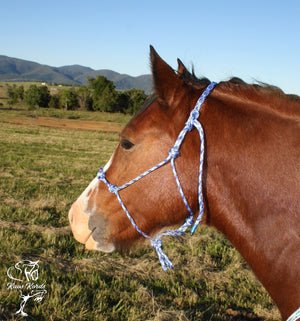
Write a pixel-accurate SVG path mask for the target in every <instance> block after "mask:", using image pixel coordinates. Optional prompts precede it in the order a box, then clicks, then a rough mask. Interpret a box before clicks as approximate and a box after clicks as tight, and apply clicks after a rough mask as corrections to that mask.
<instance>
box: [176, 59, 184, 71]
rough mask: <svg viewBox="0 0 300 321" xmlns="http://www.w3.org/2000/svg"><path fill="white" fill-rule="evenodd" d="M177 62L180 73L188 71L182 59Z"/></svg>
mask: <svg viewBox="0 0 300 321" xmlns="http://www.w3.org/2000/svg"><path fill="white" fill-rule="evenodd" d="M177 63H178V69H177V73H178V75H183V74H184V73H185V72H186V68H185V65H184V64H183V63H182V61H181V60H180V59H177Z"/></svg>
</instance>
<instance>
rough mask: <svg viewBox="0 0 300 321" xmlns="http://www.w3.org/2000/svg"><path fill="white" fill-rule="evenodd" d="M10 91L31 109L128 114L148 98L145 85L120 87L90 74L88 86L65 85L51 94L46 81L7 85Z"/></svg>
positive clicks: (11, 96) (15, 100)
mask: <svg viewBox="0 0 300 321" xmlns="http://www.w3.org/2000/svg"><path fill="white" fill-rule="evenodd" d="M7 95H8V97H9V100H8V104H9V105H15V104H16V103H18V102H19V101H22V102H24V103H25V104H26V106H27V107H28V109H36V108H38V107H41V108H48V107H50V108H59V109H63V108H64V109H67V110H76V109H85V110H90V111H106V112H112V113H114V112H120V113H125V114H134V113H135V112H136V111H137V110H138V109H139V108H140V107H141V106H142V105H143V103H144V101H145V100H146V99H147V95H146V94H145V92H144V91H143V90H141V89H130V90H127V91H117V90H116V89H115V86H114V84H113V82H112V81H109V80H108V79H107V78H106V77H103V76H97V78H91V77H88V85H87V86H80V87H72V88H68V89H62V90H59V91H57V93H53V94H50V91H49V89H48V87H47V86H45V85H41V86H37V85H30V86H29V88H28V89H27V90H25V89H24V86H23V85H20V86H17V85H15V84H13V85H7Z"/></svg>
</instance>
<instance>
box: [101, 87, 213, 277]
mask: <svg viewBox="0 0 300 321" xmlns="http://www.w3.org/2000/svg"><path fill="white" fill-rule="evenodd" d="M216 85H217V83H215V82H212V83H210V84H209V85H208V87H207V88H206V89H205V91H204V92H203V93H202V95H201V97H200V98H199V99H198V101H197V103H196V105H195V107H194V109H193V110H192V111H191V113H190V116H189V118H188V120H187V122H186V123H185V126H184V128H183V129H182V131H181V132H180V133H179V135H178V137H177V139H176V142H175V144H174V146H173V147H172V148H171V149H170V151H169V154H168V157H167V158H166V159H165V160H163V161H162V162H160V163H159V164H157V165H155V166H154V167H152V168H150V169H149V170H148V171H146V172H144V173H143V174H141V175H139V176H137V177H136V178H134V179H133V180H131V181H130V182H128V183H126V184H124V185H122V186H119V187H118V186H116V185H114V184H111V183H110V182H109V181H108V180H107V179H106V176H105V172H104V171H103V167H101V168H100V170H99V172H98V175H97V178H98V179H99V180H100V181H102V182H103V183H105V185H106V186H107V187H108V190H109V192H110V193H113V194H115V195H116V197H117V199H118V201H119V203H120V205H121V207H122V208H123V210H124V212H125V214H126V215H127V217H128V219H129V220H130V222H131V224H132V225H133V226H134V228H135V229H136V230H137V231H138V232H139V233H140V234H141V235H143V236H144V237H145V238H147V239H149V240H150V244H151V245H152V247H153V248H154V249H155V250H156V252H157V255H158V258H159V260H160V264H161V266H162V268H163V270H164V271H165V272H167V270H168V268H170V269H172V268H173V264H172V262H171V261H170V259H169V258H168V257H167V256H166V254H165V253H164V252H163V250H162V240H161V237H162V236H165V235H171V236H179V235H181V234H183V233H184V232H185V231H186V229H187V228H188V227H189V226H190V225H192V224H193V217H194V214H193V212H192V210H191V208H190V206H189V204H188V202H187V200H186V197H185V195H184V193H183V190H182V187H181V184H180V181H179V178H178V175H177V172H176V168H175V158H177V157H178V156H179V148H180V146H181V144H182V142H183V139H184V137H185V135H186V134H187V133H188V132H189V131H191V130H192V129H193V128H194V127H195V128H196V129H197V130H198V133H199V137H200V141H201V143H200V164H199V181H198V203H199V215H198V217H197V219H196V220H195V222H194V225H193V227H192V228H191V234H192V235H193V234H194V232H195V230H196V228H197V226H198V224H199V222H200V221H201V219H202V216H203V212H204V202H203V194H202V169H203V159H204V132H203V128H202V126H201V124H200V122H199V121H198V118H199V112H200V108H201V106H202V104H203V103H204V101H205V99H206V97H207V96H208V95H209V94H210V93H211V91H212V90H213V89H214V88H215V86H216ZM168 162H171V166H172V170H173V174H174V177H175V180H176V183H177V186H178V189H179V193H180V195H181V197H182V200H183V202H184V204H185V206H186V208H187V210H188V212H189V214H190V215H189V216H188V218H187V219H186V220H185V223H184V224H183V225H182V226H181V227H179V228H178V229H176V230H167V231H165V232H163V233H161V234H157V235H155V237H154V238H152V237H151V236H149V235H147V234H146V233H144V232H143V231H141V230H140V229H139V227H138V226H137V225H136V223H135V221H134V219H133V218H132V217H131V215H130V214H129V212H128V210H127V208H126V206H125V205H124V203H123V201H122V199H121V197H120V194H119V191H121V190H123V189H124V188H126V187H128V186H130V185H131V184H133V183H135V182H137V181H138V180H140V179H141V178H143V177H145V176H146V175H148V174H150V173H152V172H153V171H155V170H156V169H158V168H160V167H161V166H163V165H165V164H167V163H168Z"/></svg>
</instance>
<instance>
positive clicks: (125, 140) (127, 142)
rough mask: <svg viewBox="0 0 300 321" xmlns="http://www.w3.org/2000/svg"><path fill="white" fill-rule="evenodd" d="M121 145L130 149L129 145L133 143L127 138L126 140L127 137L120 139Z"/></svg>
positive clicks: (131, 145)
mask: <svg viewBox="0 0 300 321" xmlns="http://www.w3.org/2000/svg"><path fill="white" fill-rule="evenodd" d="M121 146H122V148H124V149H127V150H128V149H130V148H131V147H133V146H134V144H133V143H132V142H130V141H129V140H127V139H122V141H121Z"/></svg>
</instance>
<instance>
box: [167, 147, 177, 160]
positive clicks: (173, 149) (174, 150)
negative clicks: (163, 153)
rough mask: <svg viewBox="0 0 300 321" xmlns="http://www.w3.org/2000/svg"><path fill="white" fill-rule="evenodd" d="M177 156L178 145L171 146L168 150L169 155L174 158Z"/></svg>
mask: <svg viewBox="0 0 300 321" xmlns="http://www.w3.org/2000/svg"><path fill="white" fill-rule="evenodd" d="M178 156H179V147H178V146H174V147H172V148H171V149H170V151H169V157H170V158H176V157H178Z"/></svg>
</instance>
